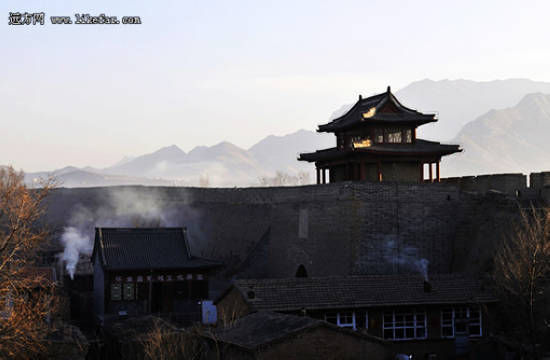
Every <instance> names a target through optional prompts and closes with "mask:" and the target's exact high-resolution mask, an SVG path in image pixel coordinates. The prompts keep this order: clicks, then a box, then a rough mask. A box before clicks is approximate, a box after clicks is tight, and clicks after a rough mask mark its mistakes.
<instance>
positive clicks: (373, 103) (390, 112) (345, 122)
mask: <svg viewBox="0 0 550 360" xmlns="http://www.w3.org/2000/svg"><path fill="white" fill-rule="evenodd" d="M435 121H437V119H436V118H435V114H423V113H421V112H418V111H416V110H414V109H410V108H408V107H406V106H404V105H403V104H401V103H400V102H399V100H397V98H396V97H395V96H394V95H393V94H392V93H391V90H390V87H389V86H388V90H387V91H386V92H385V93H382V94H378V95H374V96H370V97H368V98H365V99H362V98H361V97H360V98H359V101H357V102H356V103H355V105H353V106H352V108H351V109H350V110H349V111H348V112H346V113H345V114H344V115H342V116H340V117H338V118H336V119H334V120H332V121H331V122H329V123H328V124H324V125H319V129H318V130H317V131H319V132H335V131H342V130H346V129H349V128H352V127H354V126H356V125H358V124H362V123H363V124H364V123H367V122H368V123H376V124H388V125H396V124H410V125H413V126H419V125H423V124H426V123H430V122H435Z"/></svg>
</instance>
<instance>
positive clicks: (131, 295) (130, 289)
mask: <svg viewBox="0 0 550 360" xmlns="http://www.w3.org/2000/svg"><path fill="white" fill-rule="evenodd" d="M123 296H124V300H130V301H131V300H134V299H135V290H134V283H124V291H123Z"/></svg>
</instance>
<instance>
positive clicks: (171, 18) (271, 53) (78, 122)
mask: <svg viewBox="0 0 550 360" xmlns="http://www.w3.org/2000/svg"><path fill="white" fill-rule="evenodd" d="M21 4H24V5H21ZM0 9H1V10H2V13H3V14H4V16H3V19H4V22H3V23H2V25H1V28H0V40H1V42H2V48H3V51H2V55H3V56H1V57H0V62H1V69H2V73H1V77H0V95H1V97H0V99H1V100H0V101H1V103H0V104H1V106H0V124H1V133H2V140H1V141H0V164H11V165H14V166H15V167H17V168H23V169H24V170H27V171H37V170H52V169H54V168H59V167H63V166H66V165H75V166H86V165H90V166H95V167H105V166H108V165H110V164H112V163H114V162H116V161H118V160H119V159H120V158H122V157H123V156H125V155H140V154H143V153H147V152H151V151H154V150H157V149H158V148H160V147H163V146H168V145H171V144H176V145H178V146H179V147H181V148H182V149H183V150H185V151H189V150H191V149H192V148H193V147H194V146H196V145H213V144H216V143H218V142H220V141H223V140H227V141H230V142H232V143H234V144H236V145H238V146H241V147H243V148H248V147H249V146H251V145H253V144H254V143H255V142H257V141H258V140H260V139H261V138H263V137H264V136H266V135H269V134H275V135H283V134H287V133H290V132H294V131H296V130H298V129H300V128H305V129H310V130H313V129H315V127H316V126H317V125H318V124H320V123H323V122H326V120H327V118H328V117H329V116H330V114H331V113H332V112H333V111H334V110H336V109H337V108H339V107H340V106H341V105H343V104H347V103H351V102H353V101H355V100H356V97H357V94H359V93H361V94H364V95H370V94H373V93H376V92H380V91H383V90H385V88H386V86H387V85H391V86H392V87H393V88H394V89H398V88H400V87H403V86H406V85H407V84H409V83H410V82H412V81H416V80H421V79H424V78H430V79H434V80H440V79H446V78H448V79H458V78H465V79H472V80H493V79H505V78H518V77H520V78H530V79H533V80H541V81H550V66H549V64H550V46H549V45H548V44H549V40H550V22H549V20H548V19H549V14H550V1H521V2H520V1H514V2H506V1H502V0H500V1H453V2H451V1H418V0H417V1H387V0H386V1H366V0H362V1H342V0H339V1H319V0H316V1H299V0H294V1H281V0H278V1H262V0H256V1H239V0H232V1H136V0H132V1H116V2H115V1H99V0H94V1H78V2H76V1H68V0H66V1H52V0H47V1H31V0H27V1H24V2H21V1H15V0H9V1H6V0H4V1H2V3H1V4H0ZM10 11H12V12H14V11H20V12H24V11H27V12H40V11H44V12H45V13H46V17H47V22H46V25H44V26H32V25H31V26H8V14H9V12H10ZM75 13H89V14H91V15H98V14H100V13H105V14H107V15H116V16H118V17H119V19H120V18H121V17H122V16H124V15H138V16H141V19H142V21H143V24H141V25H76V24H72V25H52V24H50V23H49V16H52V15H70V16H72V17H73V20H74V14H75Z"/></svg>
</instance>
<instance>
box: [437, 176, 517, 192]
mask: <svg viewBox="0 0 550 360" xmlns="http://www.w3.org/2000/svg"><path fill="white" fill-rule="evenodd" d="M441 182H442V183H445V184H451V185H455V186H457V187H458V188H459V189H460V190H462V191H470V192H482V193H486V192H488V191H489V190H496V191H501V192H503V193H508V194H516V192H517V191H520V193H521V192H522V191H524V190H525V189H526V188H527V176H526V175H523V174H494V175H478V176H463V177H452V178H443V179H441Z"/></svg>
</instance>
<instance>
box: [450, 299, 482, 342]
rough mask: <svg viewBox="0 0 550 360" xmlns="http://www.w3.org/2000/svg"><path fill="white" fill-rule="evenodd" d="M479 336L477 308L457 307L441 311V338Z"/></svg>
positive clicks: (478, 312) (479, 317)
mask: <svg viewBox="0 0 550 360" xmlns="http://www.w3.org/2000/svg"><path fill="white" fill-rule="evenodd" d="M466 334H468V335H469V336H474V337H475V336H481V335H482V327H481V310H480V308H479V307H477V306H476V307H469V306H463V307H457V308H447V309H443V310H441V337H445V338H452V337H455V336H456V335H466Z"/></svg>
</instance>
